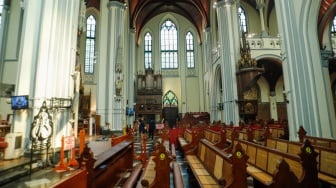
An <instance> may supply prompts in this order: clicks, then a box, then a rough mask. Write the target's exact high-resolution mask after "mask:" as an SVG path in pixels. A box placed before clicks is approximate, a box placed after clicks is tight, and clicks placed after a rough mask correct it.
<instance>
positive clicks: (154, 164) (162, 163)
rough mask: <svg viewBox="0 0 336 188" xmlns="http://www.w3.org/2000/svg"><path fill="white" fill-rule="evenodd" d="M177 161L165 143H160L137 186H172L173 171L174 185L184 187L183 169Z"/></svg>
mask: <svg viewBox="0 0 336 188" xmlns="http://www.w3.org/2000/svg"><path fill="white" fill-rule="evenodd" d="M175 163H176V162H175V161H173V158H172V156H171V154H170V153H169V151H167V150H166V147H165V146H164V145H163V143H159V144H158V145H157V146H156V148H155V149H154V151H153V152H152V153H151V156H150V157H149V159H148V161H147V164H146V166H145V168H144V169H143V173H142V175H141V177H140V179H139V181H138V184H137V187H138V188H140V187H153V188H156V187H162V188H170V172H171V171H172V173H173V178H174V179H173V181H174V186H175V187H176V188H183V187H184V186H183V181H182V174H181V170H180V168H179V165H178V164H177V163H176V164H175Z"/></svg>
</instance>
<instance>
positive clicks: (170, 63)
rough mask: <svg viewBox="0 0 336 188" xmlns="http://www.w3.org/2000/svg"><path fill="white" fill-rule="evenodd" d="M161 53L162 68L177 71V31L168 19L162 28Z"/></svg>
mask: <svg viewBox="0 0 336 188" xmlns="http://www.w3.org/2000/svg"><path fill="white" fill-rule="evenodd" d="M160 32H161V34H160V37H161V38H160V41H161V46H160V51H161V68H163V69H176V68H178V63H177V52H178V51H177V29H176V26H175V24H174V23H173V22H172V21H171V20H169V19H167V20H166V21H165V22H164V23H163V24H162V26H161V31H160Z"/></svg>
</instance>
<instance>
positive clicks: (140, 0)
mask: <svg viewBox="0 0 336 188" xmlns="http://www.w3.org/2000/svg"><path fill="white" fill-rule="evenodd" d="M111 1H113V0H111ZM114 1H120V2H125V1H126V0H114ZM218 1H221V0H218ZM241 1H243V2H245V3H247V4H249V5H250V6H251V7H256V5H257V3H256V0H241ZM264 1H265V4H266V7H265V8H266V9H265V11H266V12H265V16H266V18H265V21H266V24H267V25H268V24H269V21H270V19H269V17H270V14H271V12H272V11H273V9H274V0H264ZM86 3H87V5H88V7H89V6H93V7H96V8H97V9H99V7H100V0H86ZM128 5H129V11H130V27H131V28H133V29H135V30H136V31H137V34H139V33H140V31H141V30H142V28H143V26H144V25H145V24H146V23H147V22H148V21H149V20H150V19H151V18H153V17H155V16H157V15H159V14H161V13H166V12H173V13H176V14H179V15H181V16H183V17H185V18H186V19H188V20H189V21H190V22H191V23H192V24H193V25H194V26H195V27H196V28H197V31H198V33H199V36H200V38H202V28H204V27H208V26H210V10H211V8H212V4H210V0H128ZM335 12H336V1H335V0H322V1H321V6H320V11H319V17H318V30H319V38H320V42H321V39H322V36H323V31H324V29H325V27H326V26H327V24H328V23H330V21H331V19H332V18H333V17H334V16H335ZM137 39H138V36H137Z"/></svg>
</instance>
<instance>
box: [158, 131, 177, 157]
mask: <svg viewBox="0 0 336 188" xmlns="http://www.w3.org/2000/svg"><path fill="white" fill-rule="evenodd" d="M169 138H170V137H169V129H164V130H163V131H162V133H161V135H160V137H159V138H158V139H157V141H158V142H157V143H158V144H162V145H163V146H164V147H165V148H166V150H167V152H169V154H170V156H171V157H173V159H175V158H176V150H175V144H174V143H172V144H170V139H169Z"/></svg>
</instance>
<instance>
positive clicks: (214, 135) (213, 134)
mask: <svg viewBox="0 0 336 188" xmlns="http://www.w3.org/2000/svg"><path fill="white" fill-rule="evenodd" d="M204 138H205V139H207V140H208V141H209V142H211V143H212V144H214V145H215V146H216V147H218V148H220V149H224V148H225V147H227V143H226V134H225V130H224V129H218V130H217V129H214V130H212V129H209V128H207V129H204Z"/></svg>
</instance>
